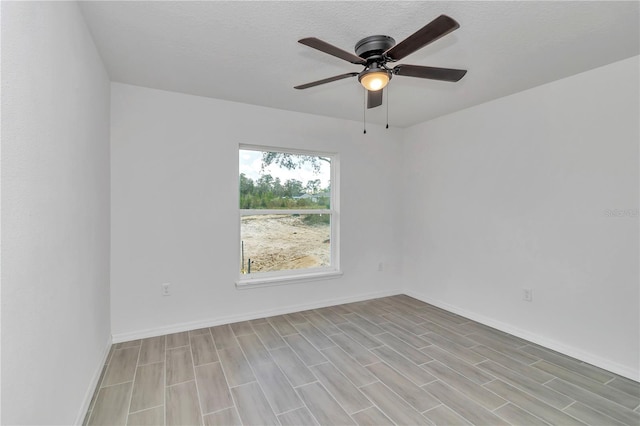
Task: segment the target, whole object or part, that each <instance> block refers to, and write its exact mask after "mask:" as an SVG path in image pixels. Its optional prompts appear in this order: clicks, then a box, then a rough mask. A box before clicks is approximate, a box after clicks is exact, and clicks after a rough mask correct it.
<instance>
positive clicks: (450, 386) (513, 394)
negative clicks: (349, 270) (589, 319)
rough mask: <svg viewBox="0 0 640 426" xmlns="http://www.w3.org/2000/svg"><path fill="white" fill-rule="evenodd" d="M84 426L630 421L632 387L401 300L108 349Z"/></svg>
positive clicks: (638, 412)
mask: <svg viewBox="0 0 640 426" xmlns="http://www.w3.org/2000/svg"><path fill="white" fill-rule="evenodd" d="M84 423H85V424H86V425H125V424H126V425H167V426H169V425H236V424H237V425H347V424H354V425H356V424H358V425H387V424H389V425H391V424H396V425H419V424H425V425H434V424H436V425H470V424H473V425H520V424H527V425H634V426H637V425H639V424H640V384H639V383H637V382H634V381H632V380H629V379H626V378H624V377H620V376H617V375H615V374H613V373H610V372H608V371H605V370H602V369H600V368H597V367H594V366H592V365H589V364H585V363H583V362H581V361H578V360H576V359H572V358H569V357H567V356H564V355H562V354H559V353H557V352H554V351H551V350H548V349H545V348H543V347H540V346H538V345H535V344H533V343H530V342H527V341H525V340H522V339H520V338H517V337H514V336H511V335H509V334H506V333H503V332H500V331H498V330H495V329H492V328H489V327H486V326H484V325H482V324H479V323H476V322H474V321H470V320H468V319H466V318H463V317H461V316H458V315H455V314H452V313H450V312H447V311H444V310H442V309H439V308H436V307H434V306H431V305H428V304H426V303H423V302H420V301H418V300H416V299H412V298H410V297H408V296H404V295H399V296H392V297H385V298H381V299H374V300H369V301H365V302H358V303H350V304H346V305H340V306H333V307H328V308H322V309H314V310H309V311H304V312H298V313H293V314H287V315H280V316H276V317H271V318H263V319H259V320H253V321H245V322H240V323H235V324H230V325H221V326H217V327H211V328H204V329H199V330H192V331H189V332H182V333H175V334H171V335H167V336H159V337H152V338H149V339H142V340H136V341H131V342H125V343H119V344H116V345H113V347H112V348H111V352H110V354H109V357H108V360H107V364H106V365H105V367H104V370H103V373H102V376H101V378H100V383H99V385H98V388H97V389H96V392H95V394H94V396H93V400H92V401H91V405H90V407H89V411H88V413H87V415H86V418H85V422H84Z"/></svg>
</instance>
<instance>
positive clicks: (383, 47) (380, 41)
mask: <svg viewBox="0 0 640 426" xmlns="http://www.w3.org/2000/svg"><path fill="white" fill-rule="evenodd" d="M395 45H396V41H395V40H394V39H393V38H391V37H389V36H386V35H372V36H369V37H365V38H363V39H362V40H360V41H359V42H357V43H356V47H355V52H356V55H358V56H359V57H361V58H363V59H365V60H367V61H368V62H369V60H370V59H374V58H382V57H383V54H384V52H386V51H387V50H389V49H391V48H392V47H393V46H395Z"/></svg>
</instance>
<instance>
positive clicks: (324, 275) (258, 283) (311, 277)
mask: <svg viewBox="0 0 640 426" xmlns="http://www.w3.org/2000/svg"><path fill="white" fill-rule="evenodd" d="M341 276H342V271H326V272H325V271H323V272H311V273H306V274H305V273H302V274H296V275H289V276H286V275H285V276H283V275H280V276H277V277H262V278H260V277H256V278H250V279H240V280H238V281H236V289H238V290H248V289H251V288H259V287H272V286H277V285H287V284H298V283H304V282H309V281H319V280H331V279H335V278H338V277H341Z"/></svg>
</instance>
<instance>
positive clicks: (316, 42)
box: [298, 37, 367, 65]
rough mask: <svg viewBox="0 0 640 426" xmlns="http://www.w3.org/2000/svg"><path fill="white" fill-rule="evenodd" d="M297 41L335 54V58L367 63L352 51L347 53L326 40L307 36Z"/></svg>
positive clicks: (355, 62)
mask: <svg viewBox="0 0 640 426" xmlns="http://www.w3.org/2000/svg"><path fill="white" fill-rule="evenodd" d="M298 43H301V44H304V45H305V46H309V47H312V48H314V49H317V50H319V51H321V52H324V53H328V54H329V55H332V56H335V57H336V58H340V59H343V60H345V61H347V62H351V63H352V64H360V65H364V64H366V63H367V61H365V60H364V59H362V58H361V57H360V56H356V55H354V54H353V53H349V52H347V51H346V50H342V49H340V48H338V47H335V46H334V45H332V44H329V43H327V42H326V41H322V40H320V39H318V38H315V37H307V38H303V39H301V40H298Z"/></svg>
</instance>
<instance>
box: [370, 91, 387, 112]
mask: <svg viewBox="0 0 640 426" xmlns="http://www.w3.org/2000/svg"><path fill="white" fill-rule="evenodd" d="M383 90H384V89H380V90H376V91H375V92H374V91H373V90H368V91H367V109H370V108H375V107H378V106H380V105H382V91H383Z"/></svg>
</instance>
